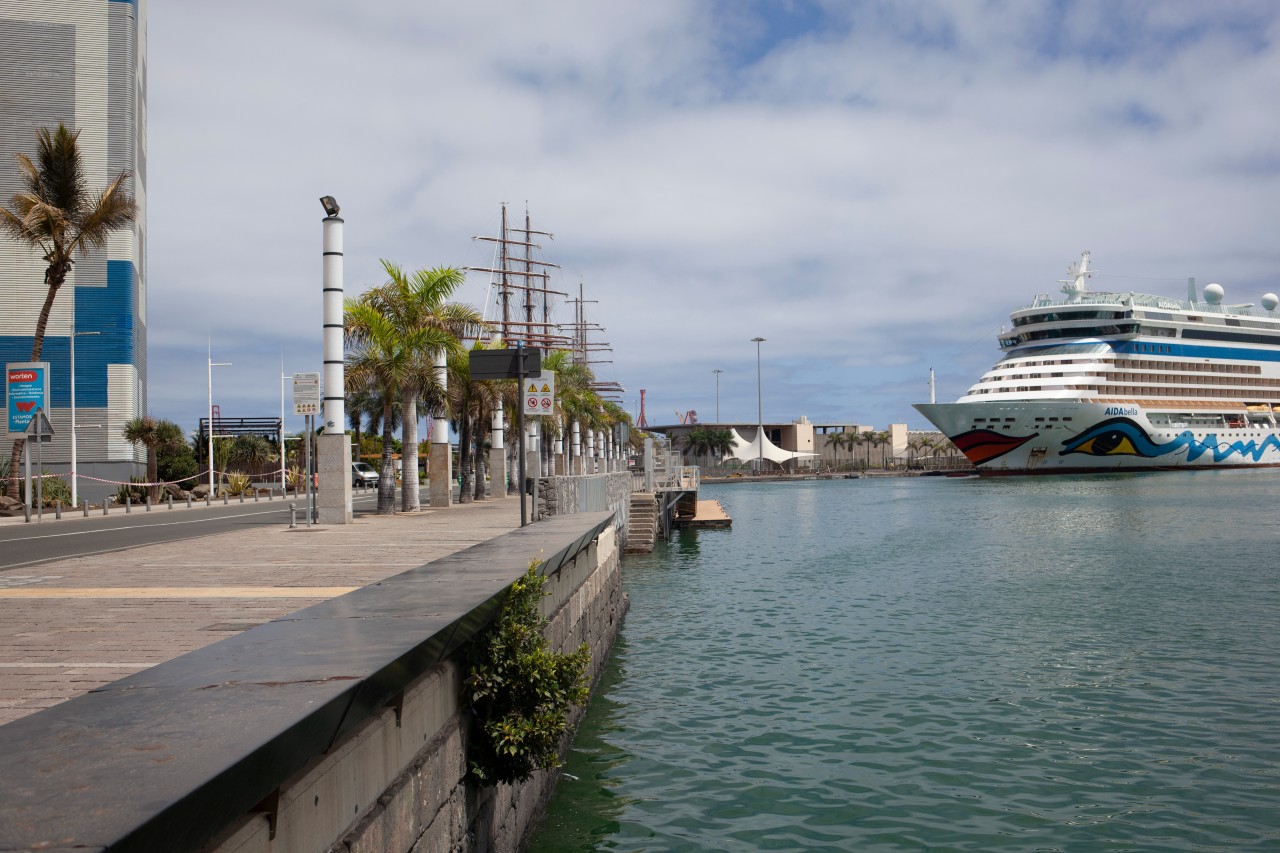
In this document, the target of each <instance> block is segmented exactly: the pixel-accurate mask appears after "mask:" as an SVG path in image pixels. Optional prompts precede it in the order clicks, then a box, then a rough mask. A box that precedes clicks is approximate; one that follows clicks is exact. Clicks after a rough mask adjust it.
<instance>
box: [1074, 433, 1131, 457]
mask: <svg viewBox="0 0 1280 853" xmlns="http://www.w3.org/2000/svg"><path fill="white" fill-rule="evenodd" d="M1075 450H1076V452H1077V453H1088V454H1089V455H1091V456H1141V455H1142V454H1140V453H1139V452H1138V451H1137V449H1136V448H1134V446H1133V442H1132V441H1130V440H1129V437H1128V436H1127V435H1125V434H1124V433H1120V432H1104V433H1103V434H1102V435H1099V436H1095V437H1094V438H1091V439H1089V440H1088V441H1085V442H1082V443H1081V444H1080V445H1079V446H1078V447H1076V448H1075Z"/></svg>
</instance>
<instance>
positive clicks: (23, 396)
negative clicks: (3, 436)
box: [5, 361, 49, 433]
mask: <svg viewBox="0 0 1280 853" xmlns="http://www.w3.org/2000/svg"><path fill="white" fill-rule="evenodd" d="M5 368H6V369H5V377H6V380H5V385H6V388H5V397H6V398H7V399H8V401H9V432H11V433H14V432H26V430H27V424H29V423H30V422H31V417H32V415H33V414H34V413H35V411H36V409H46V410H47V409H48V408H49V362H47V361H19V362H10V363H9V364H7V365H5Z"/></svg>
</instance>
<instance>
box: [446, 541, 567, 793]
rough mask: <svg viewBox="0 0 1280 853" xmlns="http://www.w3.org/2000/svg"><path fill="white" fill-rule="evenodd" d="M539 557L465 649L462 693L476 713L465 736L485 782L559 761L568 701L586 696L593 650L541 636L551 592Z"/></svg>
mask: <svg viewBox="0 0 1280 853" xmlns="http://www.w3.org/2000/svg"><path fill="white" fill-rule="evenodd" d="M538 565H539V561H538V560H534V561H533V562H531V563H530V564H529V569H528V570H527V571H526V572H525V573H524V575H523V576H521V577H520V579H518V580H517V581H516V582H515V583H513V584H512V585H511V588H510V590H509V591H508V592H507V598H506V601H505V602H503V605H502V611H501V612H500V613H499V615H498V619H497V622H496V623H495V624H494V625H493V626H492V627H490V628H489V630H488V631H486V632H485V633H484V634H482V635H481V636H479V637H477V638H476V639H475V640H474V641H473V642H472V645H471V647H470V649H469V651H468V656H467V657H468V660H469V663H470V674H469V675H468V676H467V679H466V681H465V682H464V685H463V695H464V697H465V699H466V701H467V703H468V704H469V705H470V707H471V711H472V713H473V714H474V715H475V725H474V726H473V727H472V730H471V736H470V739H469V743H468V756H467V761H468V765H469V768H470V771H471V775H472V776H473V777H474V778H475V779H476V780H477V781H479V782H480V783H482V784H485V785H494V784H497V783H499V782H508V783H511V782H520V781H523V780H525V779H527V778H529V777H530V776H531V775H532V774H533V773H534V771H536V770H545V769H547V768H550V767H558V766H559V754H558V753H559V747H560V741H561V740H562V739H563V737H564V735H565V732H566V731H567V730H568V725H569V723H568V719H567V718H566V715H567V714H568V711H569V708H570V707H571V706H573V705H580V704H582V703H583V702H585V701H586V699H587V696H588V685H587V679H586V676H585V672H586V668H587V662H588V661H589V660H590V659H591V651H590V649H589V648H588V647H587V644H586V643H583V644H582V645H581V646H579V648H578V650H577V651H576V652H574V653H572V654H565V653H563V652H557V651H554V650H552V649H550V648H548V646H547V638H546V637H544V636H543V635H542V629H543V627H544V626H545V624H546V619H544V618H543V616H542V614H541V613H540V612H539V610H538V602H539V601H540V600H541V599H542V598H543V597H544V596H545V595H546V594H547V593H546V592H545V591H544V590H543V589H542V585H543V583H544V582H545V581H546V578H545V577H543V576H542V575H541V574H539V573H538Z"/></svg>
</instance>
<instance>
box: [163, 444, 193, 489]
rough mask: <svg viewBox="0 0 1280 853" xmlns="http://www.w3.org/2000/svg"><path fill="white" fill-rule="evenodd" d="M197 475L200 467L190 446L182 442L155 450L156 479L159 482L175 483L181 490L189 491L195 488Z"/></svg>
mask: <svg viewBox="0 0 1280 853" xmlns="http://www.w3.org/2000/svg"><path fill="white" fill-rule="evenodd" d="M199 473H200V465H199V463H197V462H196V455H195V452H194V451H193V450H192V449H191V445H190V444H187V443H186V442H183V443H182V444H180V445H177V446H174V447H167V448H166V447H160V448H158V449H157V450H156V478H157V479H158V480H160V482H162V483H177V484H178V485H179V486H180V487H181V488H183V489H186V490H190V489H192V488H194V487H195V485H196V475H197V474H199Z"/></svg>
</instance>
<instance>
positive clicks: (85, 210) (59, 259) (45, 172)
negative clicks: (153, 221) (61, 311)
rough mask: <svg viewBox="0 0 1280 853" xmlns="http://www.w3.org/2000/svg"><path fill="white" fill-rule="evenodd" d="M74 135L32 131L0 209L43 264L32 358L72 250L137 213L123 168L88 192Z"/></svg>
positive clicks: (3, 224) (7, 225)
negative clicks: (32, 146) (14, 185)
mask: <svg viewBox="0 0 1280 853" xmlns="http://www.w3.org/2000/svg"><path fill="white" fill-rule="evenodd" d="M79 138H80V132H79V131H76V132H74V133H73V132H71V131H70V130H68V129H67V128H66V126H65V125H61V124H59V125H58V128H57V130H50V129H48V128H40V129H39V130H37V131H36V158H35V160H34V161H33V160H32V159H31V158H29V157H27V156H26V155H25V154H17V155H15V159H16V160H17V161H18V172H19V179H20V181H21V183H22V190H21V191H20V192H18V193H17V194H16V195H14V196H13V198H12V199H10V201H9V204H10V207H8V208H5V207H0V232H3V233H5V234H7V235H8V236H10V237H12V238H13V239H14V240H16V241H17V242H18V243H21V244H22V245H24V246H28V247H30V248H32V249H35V250H36V251H38V252H40V253H41V255H42V257H43V260H44V262H45V271H44V286H45V297H44V304H43V305H42V306H41V308H40V314H39V317H38V318H37V320H36V328H35V337H34V340H33V341H32V344H31V360H32V361H39V360H40V353H41V352H42V351H43V350H44V336H45V330H46V328H47V327H48V325H49V315H50V312H52V310H53V301H54V299H55V298H56V297H57V295H58V291H59V290H60V289H61V288H62V285H63V284H65V283H66V281H67V276H68V275H70V274H71V268H72V266H73V265H74V263H75V255H76V253H77V252H79V253H80V254H81V255H82V256H83V255H86V254H87V253H88V252H89V250H91V249H101V248H103V247H105V246H106V245H107V237H108V236H109V235H110V234H111V232H112V231H115V230H116V229H119V228H123V227H125V226H126V225H129V224H130V223H131V222H133V220H134V218H135V217H136V216H137V206H136V205H135V204H134V201H133V197H132V196H131V195H129V192H128V180H129V173H128V172H121V173H120V174H118V175H116V176H115V178H113V179H112V180H111V181H109V182H108V183H107V186H106V189H104V190H103V191H102V192H101V193H100V194H98V195H96V196H95V195H93V194H92V193H91V192H90V190H89V188H88V185H87V183H86V179H85V169H84V163H83V160H82V158H81V156H80V146H79V143H78V140H79ZM22 445H23V439H22V438H18V439H15V440H14V442H13V452H12V454H11V455H10V463H9V466H10V469H11V470H15V471H16V470H17V468H18V465H19V464H20V461H21V458H22Z"/></svg>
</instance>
